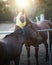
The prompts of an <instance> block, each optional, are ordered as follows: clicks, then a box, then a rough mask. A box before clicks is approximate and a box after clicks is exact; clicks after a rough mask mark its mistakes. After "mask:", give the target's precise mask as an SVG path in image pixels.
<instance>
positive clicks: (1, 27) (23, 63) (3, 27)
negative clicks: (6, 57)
mask: <svg viewBox="0 0 52 65" xmlns="http://www.w3.org/2000/svg"><path fill="white" fill-rule="evenodd" d="M14 29H15V24H13V23H12V24H0V31H3V32H4V31H13V30H14ZM5 35H6V34H2V35H1V34H0V39H2V38H3V37H4V36H5ZM45 54H46V50H45V47H44V45H43V44H41V45H39V54H38V56H39V57H38V60H39V65H48V64H47V63H46V60H45ZM34 55H35V48H34V47H33V46H31V47H30V65H36V59H35V56H34ZM51 58H52V57H51ZM11 65H14V63H12V62H11ZM20 65H27V51H26V48H25V45H23V48H22V53H21V56H20Z"/></svg>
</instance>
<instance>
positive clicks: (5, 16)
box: [0, 1, 13, 21]
mask: <svg viewBox="0 0 52 65" xmlns="http://www.w3.org/2000/svg"><path fill="white" fill-rule="evenodd" d="M12 18H13V15H12V13H11V11H10V10H9V8H8V7H6V6H5V3H4V2H3V1H0V21H8V20H12Z"/></svg>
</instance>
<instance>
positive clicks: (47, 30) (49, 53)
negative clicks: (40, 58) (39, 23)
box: [37, 29, 52, 65]
mask: <svg viewBox="0 0 52 65" xmlns="http://www.w3.org/2000/svg"><path fill="white" fill-rule="evenodd" d="M45 31H46V32H47V37H48V55H49V65H51V52H50V40H49V31H52V29H44V30H37V32H45Z"/></svg>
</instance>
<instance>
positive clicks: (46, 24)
mask: <svg viewBox="0 0 52 65" xmlns="http://www.w3.org/2000/svg"><path fill="white" fill-rule="evenodd" d="M26 20H27V22H28V23H29V24H30V26H31V28H32V29H33V31H34V32H36V30H41V29H52V23H51V22H50V21H49V20H44V21H42V23H40V24H39V25H38V24H36V23H34V22H33V21H32V20H31V19H29V17H27V19H26ZM37 35H38V40H40V39H42V41H41V42H37V41H38V40H37V41H35V39H34V40H33V42H31V41H30V43H26V44H25V45H26V48H27V54H28V58H29V57H30V46H31V45H33V46H34V47H35V57H36V65H38V50H39V44H41V43H43V44H44V45H45V48H46V59H48V49H47V48H48V45H47V33H46V32H37ZM31 40H32V39H31ZM31 43H32V44H31ZM50 43H52V31H50ZM28 62H29V60H28Z"/></svg>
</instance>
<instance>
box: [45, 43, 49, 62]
mask: <svg viewBox="0 0 52 65" xmlns="http://www.w3.org/2000/svg"><path fill="white" fill-rule="evenodd" d="M45 49H46V61H47V62H48V61H49V55H48V44H47V42H46V43H45Z"/></svg>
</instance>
